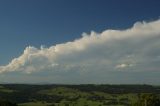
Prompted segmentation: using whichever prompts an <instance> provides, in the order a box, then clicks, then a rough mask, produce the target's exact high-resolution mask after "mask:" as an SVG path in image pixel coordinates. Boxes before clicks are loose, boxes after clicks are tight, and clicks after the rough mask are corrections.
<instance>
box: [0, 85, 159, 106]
mask: <svg viewBox="0 0 160 106" xmlns="http://www.w3.org/2000/svg"><path fill="white" fill-rule="evenodd" d="M144 94H145V95H150V94H156V97H158V98H159V95H160V88H159V87H155V86H149V85H0V99H6V100H8V101H10V102H13V103H16V104H17V105H18V106H143V102H144V101H143V100H141V101H140V102H142V105H136V104H137V103H138V101H139V100H140V98H141V95H144ZM157 95H158V96H157ZM7 106H8V105H7Z"/></svg>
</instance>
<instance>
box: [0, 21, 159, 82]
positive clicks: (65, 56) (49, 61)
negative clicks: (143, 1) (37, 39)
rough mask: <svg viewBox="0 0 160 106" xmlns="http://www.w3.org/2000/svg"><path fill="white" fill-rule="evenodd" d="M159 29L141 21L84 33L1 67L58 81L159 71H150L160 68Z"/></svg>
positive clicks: (156, 24)
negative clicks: (120, 73)
mask: <svg viewBox="0 0 160 106" xmlns="http://www.w3.org/2000/svg"><path fill="white" fill-rule="evenodd" d="M159 28H160V20H156V21H153V22H137V23H135V24H134V26H133V27H132V28H129V29H126V30H106V31H103V32H102V33H96V32H91V34H86V33H84V34H82V38H80V39H76V40H74V41H71V42H66V43H62V44H57V45H53V46H51V47H49V48H46V47H44V46H41V47H40V49H38V48H35V47H33V46H28V47H26V49H25V50H24V52H23V54H22V55H21V56H19V57H18V58H15V59H13V60H12V61H11V62H10V63H9V64H8V65H6V66H0V73H1V74H2V73H6V74H7V73H10V72H11V73H17V74H20V73H21V74H23V73H24V74H25V73H29V74H36V75H37V76H38V74H39V75H41V76H43V75H45V74H48V76H51V77H54V78H57V79H54V80H55V81H56V80H58V81H59V79H58V78H62V77H63V79H64V80H66V81H67V80H68V81H73V79H77V80H75V81H78V80H80V79H81V80H82V78H84V79H86V80H88V82H89V79H90V80H91V82H92V78H93V77H98V78H100V77H102V78H103V77H105V76H104V75H106V76H108V74H109V73H115V72H118V71H117V70H119V69H122V70H123V69H125V72H127V71H130V72H135V73H137V72H143V71H144V72H146V71H147V72H148V71H155V70H148V69H151V68H149V67H154V68H152V69H156V71H157V69H160V64H159V63H160V60H159V59H156V58H157V57H158V56H159V55H160V54H159V53H160V29H159ZM115 67H116V68H115ZM123 72H124V71H123ZM159 72H160V70H159ZM118 73H119V72H118ZM110 75H112V74H110ZM114 75H115V74H114ZM74 76H77V78H74ZM48 78H49V77H48ZM78 78H79V79H78ZM50 79H52V78H50ZM105 79H106V80H107V78H105ZM159 80H160V79H159ZM98 81H99V80H98V79H97V82H98ZM93 82H94V81H93ZM99 82H100V81H99Z"/></svg>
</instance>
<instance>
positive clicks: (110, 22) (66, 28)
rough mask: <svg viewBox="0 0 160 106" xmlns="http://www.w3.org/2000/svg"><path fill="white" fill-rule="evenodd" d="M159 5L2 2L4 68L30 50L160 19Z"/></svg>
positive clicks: (137, 0)
mask: <svg viewBox="0 0 160 106" xmlns="http://www.w3.org/2000/svg"><path fill="white" fill-rule="evenodd" d="M159 5H160V1H159V0H0V48H1V50H0V66H5V65H7V64H8V63H9V62H11V60H12V59H14V58H18V57H19V56H20V55H23V52H24V50H26V47H28V48H29V50H30V49H31V50H32V49H33V47H34V48H38V49H39V48H40V47H41V45H44V47H46V48H49V47H52V46H55V45H57V44H64V43H65V42H71V41H74V40H75V39H82V33H84V32H85V33H88V34H89V35H92V34H90V32H91V31H95V32H97V33H102V32H103V31H105V30H107V29H115V30H122V29H124V30H125V29H128V28H131V27H132V26H133V24H134V23H136V22H137V21H141V22H142V21H146V22H152V21H155V20H158V19H159V16H160V12H159V10H160V6H159ZM111 36H112V35H111ZM30 46H33V47H30ZM113 48H114V47H113ZM117 49H118V48H117ZM101 52H102V53H100V54H102V55H103V51H101ZM156 53H157V52H156ZM156 53H155V54H156ZM58 61H60V60H58ZM72 61H73V60H72ZM74 61H76V60H74ZM38 62H39V61H36V64H38ZM56 64H58V63H56ZM126 66H127V65H126V64H125V63H124V64H123V63H122V64H120V65H119V67H126ZM117 67H118V66H117ZM12 74H13V75H14V73H11V75H12ZM43 74H44V73H40V75H43ZM9 75H10V74H9ZM9 75H8V76H9ZM40 75H38V76H40ZM18 76H22V75H18ZM33 79H34V78H33ZM42 79H43V78H42ZM6 81H8V79H6ZM47 81H48V80H47ZM57 82H58V81H57ZM91 82H92V81H91ZM111 82H112V81H111ZM122 83H123V81H122ZM137 83H138V82H137Z"/></svg>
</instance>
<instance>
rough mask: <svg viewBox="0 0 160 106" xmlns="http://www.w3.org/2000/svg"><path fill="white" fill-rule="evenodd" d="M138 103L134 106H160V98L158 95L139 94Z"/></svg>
mask: <svg viewBox="0 0 160 106" xmlns="http://www.w3.org/2000/svg"><path fill="white" fill-rule="evenodd" d="M138 98H139V99H138V101H137V103H136V104H134V105H133V106H160V97H159V95H156V94H151V93H150V94H139V95H138Z"/></svg>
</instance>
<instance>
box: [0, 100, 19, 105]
mask: <svg viewBox="0 0 160 106" xmlns="http://www.w3.org/2000/svg"><path fill="white" fill-rule="evenodd" d="M0 106H17V104H16V103H12V102H10V101H7V100H0Z"/></svg>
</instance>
